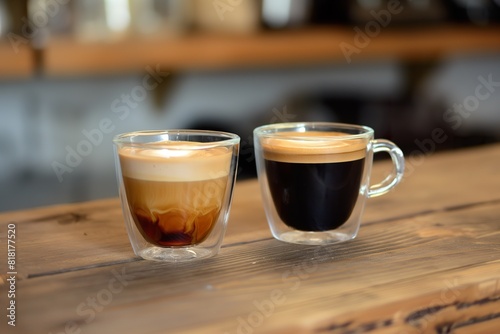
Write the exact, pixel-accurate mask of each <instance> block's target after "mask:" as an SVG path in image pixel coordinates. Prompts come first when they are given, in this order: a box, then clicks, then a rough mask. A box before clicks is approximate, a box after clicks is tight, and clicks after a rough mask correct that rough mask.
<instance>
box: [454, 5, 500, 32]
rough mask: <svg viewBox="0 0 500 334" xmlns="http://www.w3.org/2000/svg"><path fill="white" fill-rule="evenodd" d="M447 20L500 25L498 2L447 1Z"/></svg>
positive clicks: (481, 24) (499, 6)
mask: <svg viewBox="0 0 500 334" xmlns="http://www.w3.org/2000/svg"><path fill="white" fill-rule="evenodd" d="M446 3H447V6H448V12H449V20H450V21H451V22H458V23H472V24H475V25H480V26H483V25H488V24H495V23H500V1H499V0H447V1H446Z"/></svg>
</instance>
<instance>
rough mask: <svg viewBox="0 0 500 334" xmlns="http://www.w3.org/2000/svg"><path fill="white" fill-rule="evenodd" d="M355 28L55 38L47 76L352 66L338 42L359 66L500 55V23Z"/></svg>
mask: <svg viewBox="0 0 500 334" xmlns="http://www.w3.org/2000/svg"><path fill="white" fill-rule="evenodd" d="M355 35H356V33H355V32H354V30H353V28H351V27H330V28H327V27H322V28H307V29H303V30H294V31H280V32H260V33H257V34H254V35H246V36H234V35H206V34H198V35H187V36H182V37H179V38H175V39H172V38H171V39H165V38H164V39H149V40H126V41H122V42H116V43H84V42H78V41H75V40H73V39H70V38H66V39H63V38H60V39H52V40H51V41H50V43H49V45H48V46H47V48H46V50H45V51H44V59H43V69H44V70H45V73H47V74H49V75H68V74H70V75H71V74H89V73H112V72H124V71H135V70H141V69H144V67H145V66H148V65H149V66H153V67H155V66H157V65H160V66H161V67H162V68H164V69H168V70H186V69H221V68H235V67H236V68H241V67H249V66H286V65H300V64H311V63H322V62H325V63H326V62H344V63H348V62H347V59H346V57H345V55H344V53H343V52H342V50H341V47H340V45H341V44H342V43H347V44H350V45H352V46H354V47H358V49H359V52H357V53H353V54H352V55H351V58H352V60H353V61H359V60H366V59H374V58H384V57H385V58H387V57H389V58H399V59H402V60H407V61H414V60H426V59H435V58H437V57H441V56H444V55H447V54H453V53H470V52H490V51H500V26H497V27H487V28H479V27H471V26H449V25H447V26H435V27H424V28H422V27H419V28H401V29H391V28H386V29H384V28H382V29H381V32H380V34H379V35H378V36H375V37H373V38H371V39H370V41H369V43H367V46H366V47H364V48H363V47H362V45H361V46H360V45H359V43H358V45H356V43H355Z"/></svg>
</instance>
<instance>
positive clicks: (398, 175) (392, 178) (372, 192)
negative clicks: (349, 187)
mask: <svg viewBox="0 0 500 334" xmlns="http://www.w3.org/2000/svg"><path fill="white" fill-rule="evenodd" d="M372 145H373V146H372V149H373V153H378V152H387V153H389V155H390V156H391V159H392V163H393V169H392V171H391V173H390V174H389V175H387V177H386V178H385V179H384V180H383V181H382V182H380V183H377V184H374V185H372V186H370V188H369V189H368V197H377V196H380V195H383V194H385V193H387V192H388V191H389V190H391V189H392V188H394V187H395V186H396V185H397V184H398V183H399V182H401V179H402V178H403V174H404V170H405V159H404V155H403V151H401V149H400V148H399V147H397V146H396V144H394V143H393V142H391V141H389V140H386V139H376V140H372Z"/></svg>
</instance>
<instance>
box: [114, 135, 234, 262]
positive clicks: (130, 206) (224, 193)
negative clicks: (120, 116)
mask: <svg viewBox="0 0 500 334" xmlns="http://www.w3.org/2000/svg"><path fill="white" fill-rule="evenodd" d="M113 141H114V144H115V145H114V148H115V161H116V170H117V177H118V184H119V193H120V199H121V203H122V209H123V216H124V218H125V225H126V227H127V232H128V235H129V239H130V243H131V245H132V248H133V249H134V252H135V254H136V255H138V256H140V257H142V258H144V259H148V260H158V261H168V262H179V261H189V260H194V259H201V258H207V257H211V256H214V255H215V254H217V253H218V251H219V249H220V245H221V243H222V240H223V237H224V233H225V230H226V224H227V219H228V216H229V209H230V204H231V197H232V192H233V187H234V182H235V178H236V168H237V162H238V153H239V142H240V138H239V137H238V136H237V135H235V134H231V133H226V132H216V131H200V130H164V131H138V132H130V133H125V134H121V135H118V136H116V137H115V138H114V140H113Z"/></svg>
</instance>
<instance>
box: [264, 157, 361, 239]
mask: <svg viewBox="0 0 500 334" xmlns="http://www.w3.org/2000/svg"><path fill="white" fill-rule="evenodd" d="M364 162H365V159H364V158H361V159H357V160H352V161H346V162H333V163H290V162H281V161H272V160H265V168H266V173H267V179H268V183H269V190H270V192H271V196H272V199H273V202H274V205H275V208H276V211H277V213H278V215H279V217H280V218H281V220H282V221H283V222H284V223H285V224H286V225H288V226H290V227H292V228H294V229H297V230H301V231H328V230H333V229H336V228H338V227H340V226H342V225H343V224H344V223H345V222H346V221H347V220H348V219H349V217H350V216H351V213H352V211H353V209H354V206H355V205H356V201H357V198H358V194H359V189H360V183H361V178H362V175H363V168H364Z"/></svg>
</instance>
